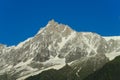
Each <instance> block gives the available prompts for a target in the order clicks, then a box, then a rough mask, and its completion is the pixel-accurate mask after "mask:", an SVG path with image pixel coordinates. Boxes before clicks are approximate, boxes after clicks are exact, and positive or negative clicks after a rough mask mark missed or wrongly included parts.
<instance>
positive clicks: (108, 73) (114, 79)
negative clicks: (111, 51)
mask: <svg viewBox="0 0 120 80" xmlns="http://www.w3.org/2000/svg"><path fill="white" fill-rule="evenodd" d="M84 80H120V56H118V57H116V58H115V59H114V60H112V61H110V62H108V63H107V64H105V65H104V66H103V68H101V69H100V70H97V71H96V72H94V73H93V74H90V75H89V76H88V77H87V78H86V79H84Z"/></svg>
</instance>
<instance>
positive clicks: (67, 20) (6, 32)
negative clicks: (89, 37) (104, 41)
mask: <svg viewBox="0 0 120 80" xmlns="http://www.w3.org/2000/svg"><path fill="white" fill-rule="evenodd" d="M51 19H54V20H55V21H57V22H60V23H64V24H68V25H69V26H71V27H72V28H73V29H74V30H77V31H90V32H96V33H98V34H100V35H102V36H112V35H120V0H0V43H3V44H7V45H16V44H18V43H19V42H21V41H23V40H25V39H27V38H28V37H31V36H34V35H35V34H36V33H37V31H38V30H39V28H40V27H43V26H45V25H46V24H47V22H48V21H49V20H51Z"/></svg>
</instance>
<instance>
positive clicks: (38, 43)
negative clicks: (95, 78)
mask: <svg viewBox="0 0 120 80" xmlns="http://www.w3.org/2000/svg"><path fill="white" fill-rule="evenodd" d="M119 46H120V38H118V39H116V38H113V37H111V38H110V37H102V36H100V35H98V34H96V33H91V32H76V31H74V30H72V29H71V28H70V27H69V26H67V25H63V24H58V23H57V22H55V21H54V20H51V21H49V23H48V24H47V25H46V27H44V28H42V29H40V31H39V32H38V33H37V34H36V35H35V36H34V37H31V38H29V39H27V40H26V41H24V42H21V43H20V44H18V45H17V46H11V47H7V46H5V45H0V75H1V76H2V77H3V76H8V78H9V79H10V78H11V80H16V79H17V80H24V79H25V78H27V77H29V76H32V75H36V74H39V73H41V72H42V71H44V70H48V69H52V68H54V69H60V68H62V67H63V66H65V64H66V63H67V64H69V66H70V67H72V69H73V68H76V69H75V72H76V75H77V76H78V74H79V76H80V75H83V77H81V79H83V78H84V77H85V76H86V75H89V74H90V73H92V72H94V71H96V70H97V69H99V68H101V67H102V66H103V65H104V64H105V63H107V62H108V58H109V59H110V60H112V59H114V57H116V56H118V55H119V54H120V47H119ZM88 63H90V64H88ZM88 66H90V67H91V70H90V71H89V72H88V73H86V74H83V72H84V71H85V69H87V67H88ZM84 68H85V69H84ZM78 70H79V71H78ZM77 71H78V72H77ZM84 73H85V72H84ZM4 80H5V79H4ZM6 80H7V79H6Z"/></svg>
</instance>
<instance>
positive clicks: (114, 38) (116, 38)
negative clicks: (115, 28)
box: [103, 36, 120, 41]
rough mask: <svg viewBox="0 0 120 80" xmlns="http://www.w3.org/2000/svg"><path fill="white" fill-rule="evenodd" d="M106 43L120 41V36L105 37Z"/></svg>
mask: <svg viewBox="0 0 120 80" xmlns="http://www.w3.org/2000/svg"><path fill="white" fill-rule="evenodd" d="M103 38H104V39H105V40H106V41H109V40H111V39H113V40H120V36H109V37H103Z"/></svg>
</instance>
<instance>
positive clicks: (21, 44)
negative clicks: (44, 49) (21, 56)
mask: <svg viewBox="0 0 120 80" xmlns="http://www.w3.org/2000/svg"><path fill="white" fill-rule="evenodd" d="M32 38H33V37H31V38H28V39H27V40H25V41H23V42H21V43H19V44H18V45H17V46H15V47H14V48H15V49H18V48H21V47H23V45H24V44H25V43H26V42H28V41H30V40H31V39H32Z"/></svg>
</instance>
